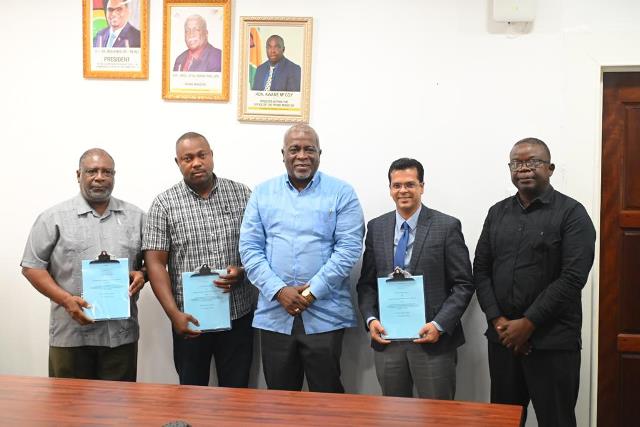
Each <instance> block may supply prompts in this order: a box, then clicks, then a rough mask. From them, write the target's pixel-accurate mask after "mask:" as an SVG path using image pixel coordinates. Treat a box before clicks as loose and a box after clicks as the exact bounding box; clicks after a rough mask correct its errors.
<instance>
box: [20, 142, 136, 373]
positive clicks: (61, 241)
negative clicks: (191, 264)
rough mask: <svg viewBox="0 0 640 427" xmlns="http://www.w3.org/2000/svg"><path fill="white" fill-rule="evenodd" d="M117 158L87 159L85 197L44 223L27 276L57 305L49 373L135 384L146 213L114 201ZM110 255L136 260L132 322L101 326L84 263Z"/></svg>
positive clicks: (82, 170)
mask: <svg viewBox="0 0 640 427" xmlns="http://www.w3.org/2000/svg"><path fill="white" fill-rule="evenodd" d="M115 173H116V171H115V164H114V161H113V158H112V157H111V156H110V155H109V153H107V152H106V151H104V150H102V149H99V148H92V149H90V150H87V151H86V152H85V153H84V154H82V156H81V157H80V162H79V168H78V171H77V172H76V174H77V177H78V183H79V184H80V194H78V195H77V196H76V197H74V198H72V199H70V200H67V201H65V202H62V203H60V204H58V205H56V206H53V207H52V208H50V209H47V210H46V211H44V212H43V213H42V214H40V216H39V217H38V218H37V219H36V222H35V224H34V225H33V228H32V229H31V233H30V234H29V239H28V241H27V245H26V247H25V250H24V255H23V257H22V262H21V263H20V265H21V266H22V274H23V275H24V276H25V277H26V278H27V279H28V280H29V282H31V284H32V285H33V287H34V288H36V289H37V290H38V291H39V292H40V293H42V294H43V295H44V296H46V297H47V298H49V299H50V300H51V317H50V324H49V346H50V347H49V376H50V377H65V378H87V379H102V380H120V381H135V380H136V369H137V349H138V347H137V342H138V335H139V328H138V320H137V307H136V300H137V298H138V292H139V291H140V289H142V287H143V286H144V283H145V279H144V274H143V272H142V271H140V270H141V266H142V252H141V250H140V247H141V240H142V226H143V222H144V219H145V215H144V212H143V211H142V210H140V209H139V208H138V207H136V206H134V205H132V204H129V203H126V202H123V201H122V200H118V199H116V198H115V197H111V191H112V190H113V185H114V177H115ZM102 251H106V252H107V253H108V254H110V255H112V256H113V257H114V258H128V259H129V272H130V273H129V279H130V286H129V295H130V303H131V317H130V318H129V319H123V320H106V321H94V320H93V319H91V318H90V317H88V316H87V315H86V314H85V313H84V312H83V310H82V309H83V308H86V307H89V306H90V304H91V301H85V300H84V299H83V298H82V297H81V295H82V267H81V265H82V260H88V259H95V258H96V257H97V256H98V255H99V254H100V253H101V252H102Z"/></svg>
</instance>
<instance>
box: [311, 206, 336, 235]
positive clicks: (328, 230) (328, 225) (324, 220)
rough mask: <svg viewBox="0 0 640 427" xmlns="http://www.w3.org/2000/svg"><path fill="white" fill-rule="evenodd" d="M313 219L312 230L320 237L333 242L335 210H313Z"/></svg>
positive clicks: (327, 208)
mask: <svg viewBox="0 0 640 427" xmlns="http://www.w3.org/2000/svg"><path fill="white" fill-rule="evenodd" d="M313 218H314V223H315V227H314V229H315V230H317V231H318V232H319V234H320V237H321V238H328V239H330V240H333V235H334V234H335V231H336V224H337V218H336V211H335V209H334V208H329V207H326V208H324V209H323V208H322V207H320V208H318V209H315V210H314V212H313Z"/></svg>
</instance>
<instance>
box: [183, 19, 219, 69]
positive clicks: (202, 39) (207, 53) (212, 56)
mask: <svg viewBox="0 0 640 427" xmlns="http://www.w3.org/2000/svg"><path fill="white" fill-rule="evenodd" d="M184 42H185V44H186V45H187V50H185V51H184V52H182V53H181V54H180V55H179V56H178V57H177V58H176V61H175V63H174V65H173V71H183V72H209V73H211V72H220V70H221V69H222V51H221V50H220V49H218V48H215V47H213V45H211V43H209V32H208V30H207V21H206V20H205V19H204V18H203V17H202V16H200V15H197V14H194V15H191V16H189V17H188V18H187V19H186V20H185V21H184Z"/></svg>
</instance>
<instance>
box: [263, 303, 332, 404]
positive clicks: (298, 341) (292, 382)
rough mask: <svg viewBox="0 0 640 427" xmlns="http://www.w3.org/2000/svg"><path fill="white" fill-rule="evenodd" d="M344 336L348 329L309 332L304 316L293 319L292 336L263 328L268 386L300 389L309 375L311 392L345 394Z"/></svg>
mask: <svg viewBox="0 0 640 427" xmlns="http://www.w3.org/2000/svg"><path fill="white" fill-rule="evenodd" d="M343 335H344V329H339V330H337V331H331V332H323V333H319V334H309V335H307V334H305V332H304V324H303V323H302V318H301V316H296V318H295V320H294V321H293V331H292V334H291V335H287V334H280V333H278V332H272V331H267V330H264V329H262V330H260V343H261V347H262V369H263V370H264V378H265V381H266V383H267V387H268V388H269V389H272V390H292V391H299V390H301V389H302V382H303V380H304V376H305V375H306V377H307V385H308V386H309V391H319V392H325V393H344V387H343V386H342V382H341V381H340V355H341V354H342V337H343Z"/></svg>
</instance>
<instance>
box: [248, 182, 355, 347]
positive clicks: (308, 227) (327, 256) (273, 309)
mask: <svg viewBox="0 0 640 427" xmlns="http://www.w3.org/2000/svg"><path fill="white" fill-rule="evenodd" d="M363 235H364V218H363V215H362V208H361V207H360V202H359V201H358V197H357V196H356V194H355V192H354V190H353V188H352V187H351V186H350V185H348V184H347V183H345V182H343V181H340V180H338V179H336V178H333V177H330V176H328V175H325V174H323V173H321V172H316V174H315V175H314V177H313V179H312V181H311V182H310V183H309V185H307V187H306V188H305V189H303V190H302V191H298V190H297V189H296V188H295V187H294V186H293V185H292V184H291V183H290V182H289V177H288V176H287V175H286V174H285V175H282V176H279V177H276V178H273V179H271V180H269V181H267V182H265V183H263V184H260V185H259V186H258V187H257V188H256V189H255V191H254V192H253V193H252V194H251V198H250V199H249V203H248V205H247V207H246V210H245V212H244V218H243V220H242V226H241V228H240V257H241V259H242V263H243V265H244V268H245V270H246V272H247V276H248V277H249V280H250V281H251V283H253V284H254V286H256V287H257V288H258V289H259V290H260V295H259V297H258V308H257V309H256V312H255V315H254V318H253V326H254V327H256V328H260V329H266V330H269V331H274V332H279V333H283V334H288V335H290V334H291V330H292V328H293V320H294V318H293V317H292V316H290V315H289V314H288V313H287V312H286V311H285V309H284V308H283V307H282V306H281V305H280V303H279V302H278V301H277V300H276V298H275V295H276V294H277V292H278V291H279V290H280V289H281V288H283V287H284V286H287V285H295V286H297V285H303V284H306V283H309V285H310V290H311V293H312V294H313V295H314V296H315V297H316V300H315V301H314V302H313V303H312V304H311V305H310V306H309V308H308V309H306V310H305V311H303V312H302V313H301V315H302V319H303V322H304V328H305V332H306V333H308V334H309V333H311V334H314V333H320V332H328V331H333V330H336V329H342V328H348V327H354V326H355V325H356V317H355V313H354V310H353V305H352V304H351V293H350V289H349V288H350V286H349V274H350V273H351V269H352V268H353V266H354V264H355V263H356V262H357V260H358V259H359V258H360V254H361V253H362V238H363Z"/></svg>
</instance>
